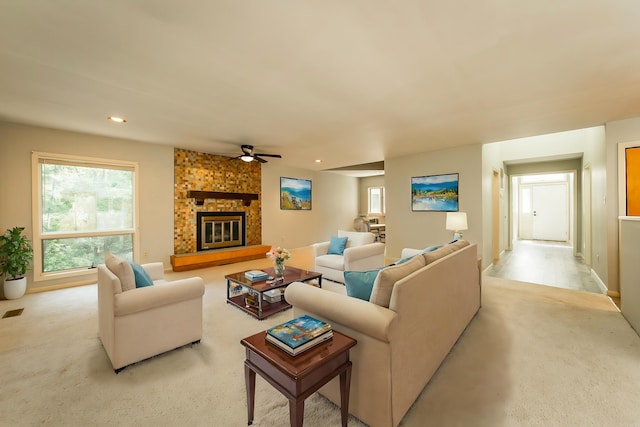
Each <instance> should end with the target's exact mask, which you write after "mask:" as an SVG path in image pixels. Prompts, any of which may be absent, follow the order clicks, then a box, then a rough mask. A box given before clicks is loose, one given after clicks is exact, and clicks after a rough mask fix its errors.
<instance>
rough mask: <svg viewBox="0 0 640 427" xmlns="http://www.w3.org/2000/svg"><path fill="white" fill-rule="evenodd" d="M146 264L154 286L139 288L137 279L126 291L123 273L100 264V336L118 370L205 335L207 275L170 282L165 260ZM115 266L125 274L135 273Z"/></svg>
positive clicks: (145, 267)
mask: <svg viewBox="0 0 640 427" xmlns="http://www.w3.org/2000/svg"><path fill="white" fill-rule="evenodd" d="M125 267H126V266H125ZM142 267H143V268H144V270H145V271H146V272H147V273H148V274H149V276H151V279H152V280H153V286H148V287H144V288H135V283H134V284H133V289H130V290H126V291H123V283H122V281H121V280H120V278H119V277H118V276H116V274H114V272H112V271H111V270H109V268H107V267H106V266H105V265H104V264H101V265H99V266H98V336H99V338H100V341H102V345H103V347H104V349H105V351H106V352H107V355H108V356H109V360H111V364H112V365H113V369H114V370H115V371H116V373H118V372H119V371H120V370H122V369H124V367H126V366H127V365H130V364H132V363H134V362H138V361H140V360H144V359H147V358H149V357H152V356H155V355H158V354H160V353H163V352H165V351H168V350H173V349H175V348H178V347H181V346H183V345H186V344H190V343H196V342H198V341H200V340H201V339H202V296H203V295H204V283H203V281H202V279H201V278H200V277H191V278H188V279H181V280H175V281H171V282H167V281H166V280H164V267H163V264H162V263H161V262H157V263H151V264H143V265H142ZM130 268H131V267H129V269H130ZM114 270H116V273H118V274H119V275H120V276H121V277H122V276H123V274H124V275H128V274H129V273H128V271H125V272H124V273H123V272H122V271H120V270H117V269H115V268H114ZM124 280H126V281H130V280H131V279H130V278H129V277H127V279H124ZM127 287H131V285H125V286H124V288H125V289H126V288H127Z"/></svg>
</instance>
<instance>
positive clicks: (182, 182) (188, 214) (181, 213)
mask: <svg viewBox="0 0 640 427" xmlns="http://www.w3.org/2000/svg"><path fill="white" fill-rule="evenodd" d="M260 167H261V166H260V163H258V162H251V163H245V162H242V161H235V160H230V159H229V158H228V157H224V156H217V155H214V154H207V153H199V152H196V151H189V150H182V149H177V148H176V149H175V150H174V175H175V181H174V182H175V185H174V254H175V255H182V254H191V253H196V252H198V241H197V240H198V235H199V234H201V232H200V233H199V232H198V228H199V227H198V224H199V220H198V215H199V214H206V215H210V214H221V216H227V214H230V213H233V215H238V213H239V214H241V215H244V224H245V225H244V227H245V230H246V231H245V233H244V234H245V241H244V243H243V245H244V246H253V245H260V244H261V243H262V217H261V212H262V211H261V205H260V195H261V168H260ZM189 191H211V192H225V193H251V194H258V196H259V197H258V200H252V201H251V202H250V203H249V205H248V206H247V205H245V202H244V201H243V200H241V199H218V198H207V199H204V202H203V203H202V204H199V203H198V201H197V200H196V199H194V198H193V197H188V192H189ZM200 202H201V201H200ZM215 227H216V226H214V225H213V224H211V232H212V233H214V232H215ZM224 227H226V226H225V225H220V226H219V230H220V231H221V232H224ZM229 227H231V228H230V230H231V233H233V227H234V226H233V225H229ZM205 232H207V231H206V227H205ZM206 250H217V249H216V248H207V249H206ZM220 250H224V248H223V249H220Z"/></svg>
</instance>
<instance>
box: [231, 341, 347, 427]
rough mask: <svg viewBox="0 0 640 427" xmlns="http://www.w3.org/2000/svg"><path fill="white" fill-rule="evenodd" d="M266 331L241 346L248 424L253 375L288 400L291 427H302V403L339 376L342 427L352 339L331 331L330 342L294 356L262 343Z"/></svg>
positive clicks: (345, 413)
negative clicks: (244, 358) (243, 356)
mask: <svg viewBox="0 0 640 427" xmlns="http://www.w3.org/2000/svg"><path fill="white" fill-rule="evenodd" d="M265 335H266V331H262V332H258V333H257V334H255V335H252V336H250V337H248V338H245V339H243V340H242V341H240V343H241V344H242V345H243V346H245V347H246V360H245V362H244V378H245V383H246V388H247V416H248V423H249V425H251V424H252V423H253V416H254V404H255V393H256V373H258V374H260V376H261V377H262V378H264V379H265V380H266V381H267V382H268V383H269V384H271V385H272V386H273V387H275V388H276V389H277V390H278V391H279V392H280V393H282V394H284V395H285V397H286V398H287V399H289V419H290V421H291V426H292V427H300V426H302V421H303V418H304V400H305V399H306V398H307V397H309V396H311V395H312V394H313V393H315V392H316V391H318V390H319V389H320V387H322V386H323V385H325V384H326V383H328V382H329V381H330V380H331V379H333V378H335V377H336V376H338V375H340V407H341V418H342V425H343V426H346V425H347V419H348V417H349V386H350V384H351V360H349V350H350V349H351V347H353V346H355V345H356V344H357V341H356V340H354V339H353V338H349V337H348V336H346V335H344V334H341V333H340V332H338V331H333V338H332V339H330V340H328V341H325V342H324V343H322V344H318V345H317V346H316V347H313V348H311V349H309V350H307V351H305V352H304V353H301V354H299V355H297V356H289V355H288V354H287V353H285V352H284V351H283V350H281V349H279V348H278V347H276V346H274V345H272V344H271V343H269V342H267V341H266V340H265Z"/></svg>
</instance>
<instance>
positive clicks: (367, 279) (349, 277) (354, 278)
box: [344, 267, 382, 301]
mask: <svg viewBox="0 0 640 427" xmlns="http://www.w3.org/2000/svg"><path fill="white" fill-rule="evenodd" d="M381 269H382V267H380V268H376V269H374V270H369V271H345V272H344V284H345V287H346V288H347V295H349V296H350V297H354V298H360V299H362V300H365V301H369V298H371V291H372V290H373V283H374V282H375V280H376V277H378V273H379V272H380V270H381Z"/></svg>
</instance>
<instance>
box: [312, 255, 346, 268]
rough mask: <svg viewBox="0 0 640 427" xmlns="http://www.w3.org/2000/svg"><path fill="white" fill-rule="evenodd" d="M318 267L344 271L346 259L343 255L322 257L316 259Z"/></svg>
mask: <svg viewBox="0 0 640 427" xmlns="http://www.w3.org/2000/svg"><path fill="white" fill-rule="evenodd" d="M316 266H318V267H326V268H331V269H333V270H340V271H343V270H344V257H343V256H342V255H320V256H319V257H316Z"/></svg>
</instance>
